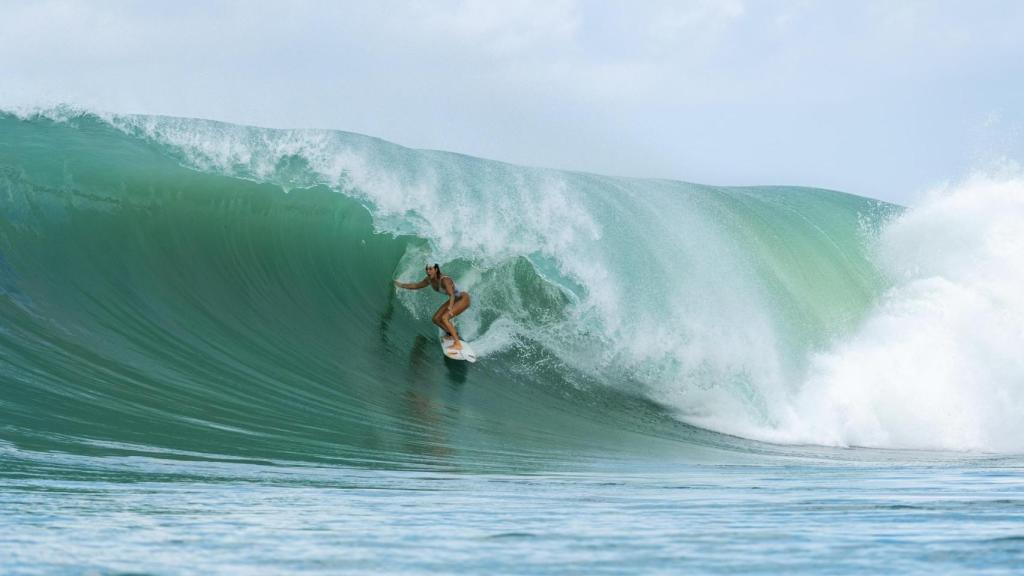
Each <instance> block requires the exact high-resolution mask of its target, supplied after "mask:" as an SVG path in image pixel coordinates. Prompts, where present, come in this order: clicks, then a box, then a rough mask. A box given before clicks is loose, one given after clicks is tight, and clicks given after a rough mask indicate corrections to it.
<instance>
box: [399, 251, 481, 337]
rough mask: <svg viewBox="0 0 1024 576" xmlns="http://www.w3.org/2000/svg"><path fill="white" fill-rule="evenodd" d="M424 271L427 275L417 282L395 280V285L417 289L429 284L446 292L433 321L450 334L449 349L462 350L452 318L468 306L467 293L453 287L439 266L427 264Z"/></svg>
mask: <svg viewBox="0 0 1024 576" xmlns="http://www.w3.org/2000/svg"><path fill="white" fill-rule="evenodd" d="M426 272H427V277H426V278H424V279H423V280H420V281H419V282H415V283H405V282H399V281H398V280H395V281H394V283H395V286H398V287H399V288H405V289H406V290H419V289H420V288H426V287H427V286H430V287H431V288H433V289H434V290H436V291H438V292H443V293H445V294H448V301H447V302H445V303H444V304H441V307H440V308H438V309H437V312H434V318H433V322H434V324H437V326H438V327H439V328H441V329H442V330H444V331H445V332H447V333H448V335H449V336H451V338H452V345H451V346H450V347H449V349H450V350H462V341H461V340H459V333H458V332H457V331H456V330H455V325H454V324H452V318H455V317H456V316H458V315H459V314H462V313H463V312H465V311H466V309H467V308H469V293H468V292H461V291H459V289H458V288H456V287H455V281H454V280H452V279H451V278H449V277H448V276H445V275H444V274H441V267H440V266H438V265H437V264H434V265H432V266H431V265H427V267H426Z"/></svg>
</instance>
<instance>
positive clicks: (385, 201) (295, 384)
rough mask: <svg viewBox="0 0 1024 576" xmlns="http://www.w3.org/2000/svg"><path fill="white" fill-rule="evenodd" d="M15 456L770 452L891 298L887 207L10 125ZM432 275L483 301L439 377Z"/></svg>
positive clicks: (7, 287) (144, 123)
mask: <svg viewBox="0 0 1024 576" xmlns="http://www.w3.org/2000/svg"><path fill="white" fill-rule="evenodd" d="M0 194H2V200H0V256H2V260H0V290H2V293H0V363H2V366H3V368H2V372H0V415H2V427H0V438H2V439H3V440H4V441H6V442H8V443H12V444H14V445H16V446H18V447H21V448H30V449H39V450H66V451H76V452H86V453H104V454H106V453H166V454H172V455H174V456H176V457H183V458H187V457H195V458H200V457H212V456H213V455H216V457H221V458H224V457H231V458H249V459H260V460H265V459H299V460H308V461H318V462H332V461H345V462H347V463H366V464H367V465H375V466H376V465H403V466H405V465H435V464H452V463H455V464H457V465H460V466H470V465H471V466H477V467H487V466H499V465H500V466H508V465H515V466H524V467H529V466H532V465H541V464H545V465H552V464H554V463H565V462H579V461H581V460H582V461H587V460H589V459H591V458H603V459H607V458H615V457H619V456H626V455H637V454H644V455H654V454H659V453H668V452H679V451H682V452H684V453H686V454H687V455H689V456H691V457H694V458H697V457H700V456H701V454H704V453H705V451H706V450H708V449H712V448H723V447H724V448H726V449H728V450H732V449H735V448H736V447H737V446H742V447H743V448H742V450H749V449H750V444H749V443H746V442H744V441H742V440H739V439H734V438H730V437H727V436H721V435H718V434H714V433H711V432H707V431H704V430H702V429H700V428H698V427H694V426H691V425H688V424H687V423H689V424H698V425H701V426H703V427H706V428H710V429H714V430H718V431H723V432H728V433H739V434H742V433H743V432H744V430H747V429H750V428H752V427H759V426H767V427H770V426H772V425H773V423H774V422H775V420H776V419H777V417H778V410H779V406H780V405H782V404H784V402H785V398H786V397H787V395H788V394H790V393H791V392H792V390H793V388H794V387H795V386H797V385H798V383H799V381H800V380H801V378H802V375H803V373H804V371H805V370H806V369H807V364H808V360H807V359H808V357H809V355H810V354H811V353H813V352H814V351H815V350H818V349H820V348H822V347H824V346H827V345H828V344H829V343H830V342H831V341H832V340H834V339H835V338H837V337H840V336H842V335H843V334H845V333H847V332H848V331H849V330H851V328H852V327H853V326H855V324H856V323H857V322H858V321H859V320H860V319H861V318H863V316H864V314H865V313H866V312H867V310H868V309H869V307H870V305H871V303H872V302H873V301H874V300H875V299H876V298H877V297H878V295H879V293H880V292H881V291H882V290H883V289H884V288H885V282H884V280H883V278H882V277H881V275H880V274H879V273H878V272H877V270H876V269H875V267H874V265H873V264H872V263H871V259H870V239H871V235H872V233H873V231H874V230H876V229H877V227H878V226H879V225H880V223H881V222H882V221H883V220H884V218H885V217H886V216H887V215H889V214H891V213H893V211H894V209H893V208H892V207H891V206H888V205H884V204H881V203H879V202H876V201H872V200H868V199H864V198H859V197H855V196H850V195H846V194H841V193H837V192H829V191H824V190H813V189H802V188H782V187H756V188H721V187H707V186H698V185H694V184H686V183H681V182H673V181H664V180H640V179H626V178H612V177H606V176H598V175H592V174H579V173H569V172H559V171H554V170H546V169H538V168H524V167H516V166H511V165H508V164H503V163H499V162H493V161H487V160H482V159H478V158H471V157H466V156H461V155H457V154H450V153H442V152H436V151H419V150H411V149H407V148H403V147H400V146H397V145H393V144H389V143H386V142H383V141H379V140H375V139H371V138H367V137H364V136H359V135H352V134H347V133H343V132H328V131H275V130H268V129H259V128H249V127H239V126H231V125H226V124H220V123H214V122H205V121H198V120H185V119H173V118H154V117H128V116H120V117H106V118H101V117H98V116H94V115H91V114H78V113H67V114H64V115H54V114H49V115H32V116H28V117H18V116H15V115H11V114H6V115H0ZM433 261H438V262H440V263H441V264H442V266H443V267H444V268H445V269H446V270H447V271H449V273H450V274H452V275H453V276H454V277H455V278H456V280H457V281H458V282H459V284H460V287H462V288H464V289H465V290H468V291H470V292H471V293H472V295H473V301H474V305H473V307H472V308H471V309H470V311H469V312H467V313H466V314H465V315H464V316H463V317H460V320H459V322H460V324H459V325H460V329H462V330H464V332H465V335H466V336H467V337H468V338H469V339H471V340H473V341H474V342H476V343H477V347H478V349H479V351H480V352H481V356H482V358H481V360H480V362H478V363H477V364H475V365H472V366H471V365H467V364H464V363H457V362H452V361H448V360H445V359H444V358H443V357H442V356H441V354H440V352H439V350H438V346H437V342H436V333H435V329H434V327H433V326H432V325H431V324H430V322H429V320H428V319H427V318H429V314H430V313H431V312H432V311H433V309H434V308H435V307H436V306H437V305H439V303H440V301H441V299H440V297H439V296H437V295H436V294H428V293H427V291H423V292H415V293H414V292H402V293H396V292H395V291H394V290H393V289H392V287H391V284H390V282H391V279H392V278H395V277H404V278H406V279H416V278H417V277H416V273H417V272H418V271H419V270H422V265H423V263H424V262H433Z"/></svg>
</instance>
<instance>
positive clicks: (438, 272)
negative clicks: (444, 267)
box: [434, 262, 441, 276]
mask: <svg viewBox="0 0 1024 576" xmlns="http://www.w3.org/2000/svg"><path fill="white" fill-rule="evenodd" d="M434 272H437V275H438V276H440V275H441V267H440V266H438V265H437V262H434Z"/></svg>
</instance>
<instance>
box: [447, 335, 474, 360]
mask: <svg viewBox="0 0 1024 576" xmlns="http://www.w3.org/2000/svg"><path fill="white" fill-rule="evenodd" d="M440 338H441V352H443V353H444V355H445V356H447V357H449V358H451V359H452V360H465V361H466V362H470V363H473V362H476V353H475V352H473V349H472V348H470V347H469V342H466V341H465V340H462V349H461V350H451V349H449V348H448V347H449V346H451V345H452V339H451V337H449V336H448V335H447V334H445V333H444V331H443V330H442V331H440Z"/></svg>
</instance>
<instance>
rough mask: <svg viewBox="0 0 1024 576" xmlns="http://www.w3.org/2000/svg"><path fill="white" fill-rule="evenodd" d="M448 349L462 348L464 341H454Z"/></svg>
mask: <svg viewBox="0 0 1024 576" xmlns="http://www.w3.org/2000/svg"><path fill="white" fill-rule="evenodd" d="M448 349H449V350H462V342H453V343H452V345H451V346H449V347H448Z"/></svg>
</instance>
